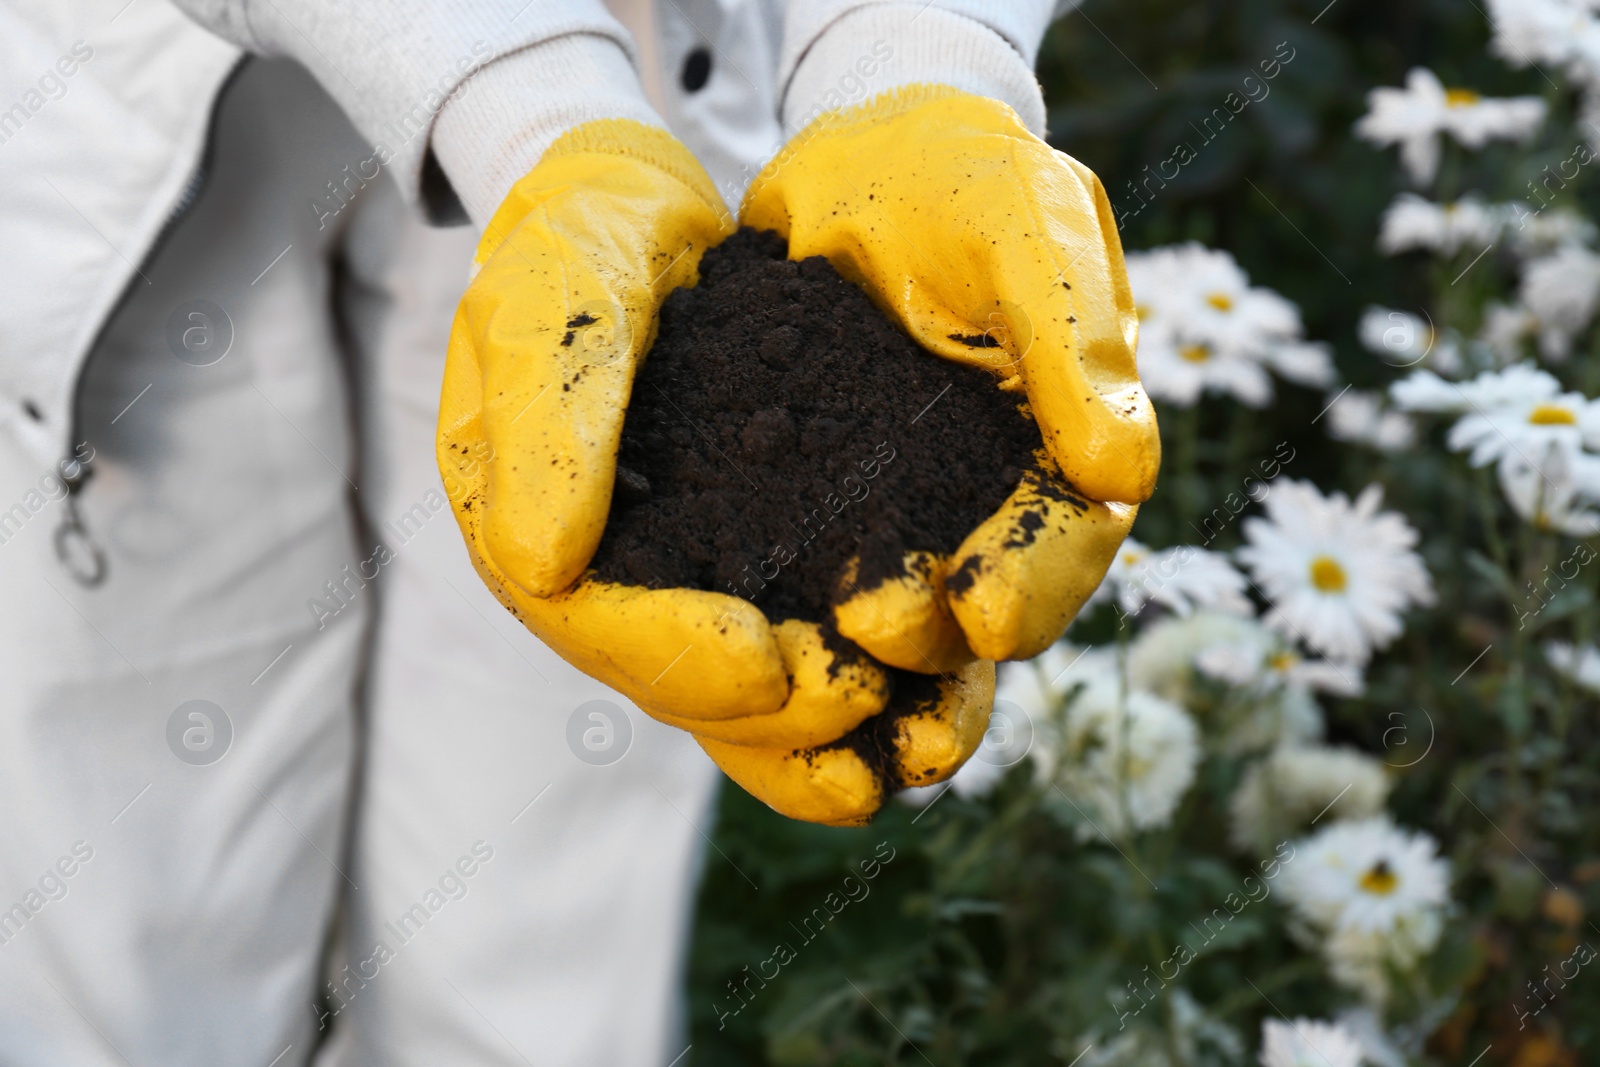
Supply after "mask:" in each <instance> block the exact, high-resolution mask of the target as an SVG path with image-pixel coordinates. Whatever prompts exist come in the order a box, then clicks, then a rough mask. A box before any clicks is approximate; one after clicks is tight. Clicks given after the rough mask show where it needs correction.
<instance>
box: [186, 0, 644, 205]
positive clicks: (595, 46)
mask: <svg viewBox="0 0 1600 1067" xmlns="http://www.w3.org/2000/svg"><path fill="white" fill-rule="evenodd" d="M174 2H175V3H177V5H178V6H179V7H181V8H182V9H183V10H184V11H185V12H187V13H188V14H189V15H190V16H191V17H192V18H194V19H195V20H196V21H197V22H199V23H200V24H201V25H202V26H205V27H207V28H209V29H210V30H212V31H213V32H215V33H217V34H219V35H221V36H223V37H226V38H227V39H229V40H232V41H234V42H235V43H237V44H239V45H241V46H243V47H245V48H248V49H249V50H250V51H252V52H258V53H262V54H266V55H288V56H292V57H294V58H295V59H297V60H299V61H300V62H301V63H302V64H303V65H304V66H305V67H306V68H307V69H309V70H310V71H311V73H312V74H313V75H314V76H315V77H316V79H317V81H318V82H320V83H321V85H322V87H323V88H324V89H326V90H327V91H328V94H329V95H330V96H332V97H333V99H334V100H335V101H336V102H337V103H338V104H339V106H340V107H341V108H342V109H343V110H344V112H345V114H346V115H348V116H349V117H350V121H351V123H352V124H353V125H354V126H355V128H356V129H357V130H358V131H360V133H361V135H362V136H363V137H366V138H368V139H370V140H371V142H372V144H373V146H374V147H375V148H378V149H381V150H382V151H381V153H380V158H382V159H383V161H384V166H385V167H386V168H387V169H388V170H389V172H390V173H391V174H393V175H394V176H395V177H396V178H397V179H398V180H399V182H400V187H401V188H402V189H403V190H405V193H406V196H407V198H408V199H412V200H421V201H422V205H423V208H424V210H425V211H427V213H428V214H429V215H430V216H432V217H433V218H434V219H435V220H438V221H444V220H446V219H448V218H449V217H450V215H451V214H452V212H451V210H450V209H451V208H459V205H457V204H456V203H455V200H456V197H452V196H451V195H450V192H451V190H450V188H449V187H448V186H447V184H446V182H445V181H444V176H443V175H440V174H439V172H438V171H439V168H438V167H437V166H430V165H429V164H430V163H433V162H437V163H438V164H440V165H442V166H444V167H445V169H446V170H447V171H450V172H451V177H455V172H459V173H460V175H461V178H460V179H459V180H460V181H461V182H462V183H463V185H467V186H474V185H476V184H477V183H479V182H480V180H484V179H481V178H480V175H482V174H485V173H487V172H486V171H484V170H482V168H487V169H488V171H493V172H495V173H498V171H497V170H496V169H495V168H496V164H491V163H486V162H485V161H484V160H482V159H480V158H479V155H478V153H480V152H483V153H487V154H493V153H494V151H495V150H496V149H497V147H498V146H495V145H493V144H492V143H491V142H492V139H493V138H495V137H509V138H510V139H511V140H512V141H513V142H515V143H519V144H520V143H523V142H525V141H526V140H527V137H528V135H527V133H526V130H525V129H524V127H530V128H533V129H535V130H548V129H553V128H554V126H553V123H554V122H555V121H557V120H556V119H553V118H551V117H550V116H553V115H560V114H562V113H563V109H566V111H567V113H570V114H574V115H576V114H577V113H578V112H577V111H576V110H574V109H572V107H571V104H572V101H573V100H574V99H575V98H576V96H577V95H578V93H579V92H580V91H583V92H585V94H586V95H589V96H591V97H592V101H593V103H594V104H595V105H596V106H595V107H594V108H592V109H585V110H583V111H582V114H583V116H584V117H637V116H638V114H639V111H638V109H639V108H641V107H642V108H645V109H646V112H647V114H646V116H645V117H646V118H648V119H650V120H652V121H659V120H655V119H654V115H653V113H649V112H648V105H647V104H645V103H644V102H643V101H644V94H643V91H642V90H641V89H640V88H639V81H638V76H637V75H636V74H635V73H634V71H633V68H632V67H631V65H630V63H631V60H632V54H631V50H632V48H633V39H632V38H631V37H629V36H628V32H627V31H626V30H625V29H623V28H622V24H621V23H619V22H618V21H617V20H616V19H615V18H613V17H612V16H611V14H610V13H609V12H608V11H607V10H606V8H605V5H604V4H603V3H602V2H601V0H384V2H383V3H374V2H371V0H340V2H338V3H329V2H328V0H174ZM568 38H570V39H571V40H568V41H567V43H566V44H565V45H561V46H558V47H554V48H551V49H550V50H549V51H544V49H545V46H547V45H555V44H556V43H557V42H560V41H562V40H563V39H568ZM590 38H598V39H599V40H597V41H594V42H592V43H580V42H585V41H588V40H589V39H590ZM585 49H587V50H588V51H589V53H590V54H589V55H588V56H581V55H579V52H581V51H583V50H585ZM602 52H603V53H604V55H603V56H602ZM619 54H620V55H622V56H623V57H625V58H624V59H623V60H622V61H621V62H620V63H619V62H618V61H617V60H616V59H615V58H614V57H615V56H616V55H619ZM542 56H548V57H550V59H551V60H552V61H553V62H555V63H556V64H557V70H556V71H555V72H554V73H553V74H552V73H551V72H547V71H544V70H541V69H540V67H539V62H540V57H542ZM502 64H506V66H505V67H504V68H501V65H502ZM491 68H501V69H498V70H497V72H496V74H495V75H494V76H493V77H492V78H486V79H485V83H484V84H485V85H490V84H492V85H493V86H494V88H493V89H488V88H484V87H482V86H480V87H479V89H481V90H482V91H477V90H475V91H472V92H469V93H466V94H464V95H463V94H462V93H461V92H460V91H459V90H460V88H461V86H462V84H463V83H464V82H465V81H467V80H468V79H469V77H470V76H472V75H475V74H477V75H483V74H486V73H487V72H488V71H489V70H490V69H491ZM599 72H605V77H604V78H601V77H599ZM568 75H570V76H572V77H576V78H587V79H588V81H586V82H583V83H582V86H581V87H580V85H579V84H578V83H576V82H574V81H570V80H563V77H565V76H568ZM474 80H475V79H474ZM517 82H520V86H519V85H517V84H513V83H517ZM552 92H553V93H555V94H556V95H557V96H558V97H560V101H559V102H558V103H557V104H556V105H555V106H554V107H552V106H551V105H550V104H549V103H548V102H547V99H546V98H547V96H548V95H549V94H551V93H552ZM634 96H637V97H638V100H637V101H635V100H633V99H632V97H634ZM480 108H483V109H484V110H485V111H486V112H492V113H493V119H492V121H493V123H494V124H495V126H494V129H493V130H490V129H489V128H488V127H487V126H478V125H477V124H476V118H477V115H478V113H479V111H480ZM441 110H445V111H449V112H451V113H453V114H454V116H455V117H454V128H455V131H456V136H455V137H454V138H453V139H452V147H451V149H450V150H448V151H446V152H440V151H438V150H435V151H434V152H433V153H432V155H431V156H430V154H429V149H430V148H432V147H434V145H433V132H434V131H433V127H434V122H435V119H436V117H437V116H438V115H439V114H440V112H441ZM513 112H514V113H516V115H517V118H516V119H512V118H511V115H512V113H513ZM602 113H603V114H602ZM469 127H470V129H469ZM472 138H478V139H479V143H480V147H477V148H472V147H469V146H468V142H469V141H471V140H472ZM541 151H542V149H541ZM447 156H449V157H452V159H447V158H446V157H447ZM453 160H454V161H453ZM512 165H514V164H513V163H512V162H511V160H510V158H509V156H508V158H507V159H506V160H504V161H502V162H501V163H500V164H498V166H505V167H509V166H512ZM456 192H457V194H458V195H459V197H460V198H461V199H463V200H466V199H471V200H473V201H475V202H476V203H477V205H478V206H477V207H476V208H469V210H473V211H481V210H482V204H483V203H484V201H485V200H486V199H487V198H488V196H489V195H490V194H488V193H486V192H484V191H483V190H482V189H479V188H465V189H458V190H457V191H456ZM454 214H455V215H456V217H458V218H459V210H457V211H456V212H455V213H454Z"/></svg>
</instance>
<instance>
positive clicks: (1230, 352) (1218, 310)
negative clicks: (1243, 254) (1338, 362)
mask: <svg viewBox="0 0 1600 1067" xmlns="http://www.w3.org/2000/svg"><path fill="white" fill-rule="evenodd" d="M1127 267H1128V280H1129V282H1130V283H1131V284H1132V286H1133V292H1134V299H1135V302H1136V306H1137V308H1138V313H1139V323H1140V325H1139V330H1140V334H1139V371H1140V375H1141V377H1142V378H1143V379H1144V380H1145V388H1146V389H1147V390H1148V391H1149V392H1150V394H1151V395H1152V396H1154V397H1155V398H1157V399H1158V400H1165V401H1168V402H1170V403H1173V404H1176V405H1178V406H1180V407H1191V406H1193V405H1194V404H1195V403H1196V402H1197V401H1198V400H1199V399H1200V396H1201V394H1202V393H1222V394H1226V395H1230V396H1232V397H1234V398H1235V399H1237V400H1239V401H1240V402H1241V403H1244V404H1248V405H1250V406H1251V407H1264V406H1266V404H1268V403H1269V402H1270V401H1271V400H1272V396H1273V386H1272V378H1271V375H1269V374H1268V373H1267V372H1268V370H1272V371H1276V372H1277V373H1278V374H1279V375H1281V376H1282V377H1284V378H1286V379H1288V380H1290V381H1294V382H1298V383H1301V384H1307V385H1314V386H1322V385H1327V384H1329V383H1331V382H1332V381H1333V361H1332V358H1331V356H1330V355H1329V352H1328V350H1327V348H1326V347H1325V346H1322V345H1317V344H1311V343H1308V342H1306V341H1303V340H1302V339H1301V337H1300V333H1301V324H1300V313H1299V311H1298V310H1297V309H1296V308H1295V306H1294V304H1292V303H1290V302H1289V301H1288V300H1285V299H1284V298H1283V297H1282V296H1280V295H1278V294H1277V293H1274V292H1272V291H1271V290H1269V289H1263V288H1259V287H1253V286H1251V285H1250V283H1249V279H1248V278H1247V277H1246V276H1245V273H1244V271H1242V270H1241V269H1240V268H1239V265H1238V264H1237V263H1236V262H1234V259H1233V257H1232V256H1230V255H1229V254H1228V253H1226V252H1223V251H1219V250H1216V249H1208V248H1205V247H1203V246H1201V245H1199V244H1195V243H1192V242H1191V243H1189V244H1183V245H1171V246H1168V247H1165V248H1156V249H1151V250H1150V251H1147V252H1133V253H1129V255H1128V257H1127Z"/></svg>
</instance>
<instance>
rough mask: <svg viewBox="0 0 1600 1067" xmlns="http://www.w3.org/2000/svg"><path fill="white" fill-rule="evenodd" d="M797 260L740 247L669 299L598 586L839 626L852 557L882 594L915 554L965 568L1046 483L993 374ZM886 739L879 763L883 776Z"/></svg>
mask: <svg viewBox="0 0 1600 1067" xmlns="http://www.w3.org/2000/svg"><path fill="white" fill-rule="evenodd" d="M787 251H788V250H787V246H786V244H785V242H784V241H783V239H782V238H780V237H778V236H777V235H776V234H773V233H770V232H758V231H755V230H750V229H744V230H740V231H739V232H738V233H736V234H734V235H733V236H732V237H730V238H728V240H727V241H725V242H724V243H723V244H722V245H720V246H719V247H717V248H714V249H712V250H710V251H708V252H707V253H706V254H705V257H704V258H703V259H702V260H701V264H700V284H699V285H697V286H695V287H694V288H688V289H679V290H677V291H676V292H674V293H672V294H671V296H669V297H668V298H667V300H666V303H665V305H664V306H663V308H662V310H661V319H660V332H659V334H658V335H657V338H656V341H655V345H654V347H653V348H652V349H651V351H650V354H649V356H648V358H647V359H646V361H645V363H644V366H643V367H642V368H641V370H640V372H639V375H638V378H637V380H636V381H635V383H634V387H633V397H632V400H631V402H630V404H629V407H628V414H627V421H626V423H625V424H624V426H623V431H622V448H621V452H620V454H619V456H618V469H617V482H616V492H615V493H614V495H613V499H612V505H611V514H610V517H609V520H608V523H607V526H606V532H605V536H604V538H603V539H602V541H601V543H600V548H599V551H598V552H597V553H596V554H595V557H594V561H593V564H592V565H593V567H594V569H595V571H596V572H597V574H598V576H599V577H600V578H602V579H604V580H607V581H613V582H623V583H628V584H633V585H644V586H651V587H657V588H662V587H688V588H693V589H706V590H715V591H718V592H724V593H731V594H734V595H736V596H741V597H744V598H745V599H747V600H749V601H751V602H752V603H754V604H756V605H757V606H759V607H760V608H761V609H762V610H763V611H764V612H765V613H766V615H767V616H768V617H769V618H771V619H773V620H775V621H776V620H779V619H787V618H798V619H804V620H808V621H812V622H819V623H827V622H828V619H829V615H830V608H831V606H832V605H833V604H834V603H835V602H836V601H838V600H840V599H843V597H844V596H847V595H849V593H850V592H851V590H850V589H848V588H845V587H842V586H841V581H840V579H841V576H842V575H843V574H844V573H845V571H846V567H847V565H848V563H849V561H850V560H851V559H852V558H853V557H859V558H860V560H861V563H860V567H859V570H858V573H857V578H856V581H857V585H858V587H859V588H863V589H870V588H872V587H874V586H876V585H878V584H881V583H882V582H883V581H884V580H886V579H888V578H890V577H892V576H894V575H897V574H900V573H903V567H902V559H903V557H904V555H905V553H906V552H908V551H911V550H917V549H923V550H928V551H932V552H936V553H940V554H949V553H951V552H953V551H954V550H955V549H956V548H957V547H959V546H960V544H961V542H962V540H963V539H965V537H966V536H967V534H969V533H970V532H971V531H972V530H973V529H974V528H975V527H976V526H977V525H978V524H979V523H980V522H982V521H983V520H984V519H985V518H987V517H988V516H989V515H991V514H992V513H993V512H994V511H995V510H996V509H997V508H998V507H999V506H1000V505H1001V503H1003V502H1004V501H1005V499H1006V497H1007V496H1008V495H1010V493H1011V491H1012V490H1013V489H1014V488H1015V487H1016V485H1017V482H1018V481H1019V480H1020V479H1021V477H1022V475H1023V472H1024V471H1025V470H1026V469H1027V468H1028V467H1029V466H1031V464H1032V462H1033V451H1034V450H1035V449H1036V448H1038V447H1040V435H1039V430H1038V427H1037V426H1036V425H1035V424H1034V423H1033V421H1032V419H1031V418H1029V417H1028V416H1027V414H1026V413H1025V412H1023V411H1021V410H1020V409H1019V407H1018V400H1017V398H1016V397H1015V396H1013V395H1011V394H1006V393H1002V392H1001V391H999V390H998V389H997V388H996V382H995V378H994V376H993V375H991V374H989V373H988V372H986V371H982V370H977V369H974V368H970V367H963V366H960V365H959V364H956V363H952V362H950V361H948V360H945V359H940V358H938V357H935V356H933V355H931V354H930V353H928V352H927V351H925V350H924V349H922V348H921V347H920V346H919V345H917V344H916V342H914V341H913V340H911V338H910V337H908V336H907V335H906V334H904V333H902V332H901V331H900V329H899V328H898V327H897V326H896V325H895V324H894V323H892V322H891V321H890V320H889V319H888V318H887V317H885V316H884V314H883V313H882V312H881V311H879V310H878V309H877V308H876V307H874V306H873V304H872V302H871V301H870V300H869V299H868V298H867V296H866V295H865V294H864V293H863V292H862V291H861V290H860V289H858V288H856V287H855V286H854V285H852V284H851V283H850V282H848V281H846V280H845V279H844V278H843V277H841V276H840V275H839V273H838V271H836V270H835V269H834V268H833V266H832V265H831V264H829V263H828V261H827V260H826V259H823V258H822V257H820V256H815V257H812V258H810V259H806V260H802V261H799V262H795V261H791V260H789V259H787V258H786V255H787ZM968 343H969V344H973V345H975V346H976V345H985V344H988V343H989V342H988V339H987V338H983V337H973V338H970V339H968ZM836 644H839V645H840V646H842V647H841V649H840V651H844V652H846V653H848V652H850V651H852V650H853V651H855V653H856V654H860V653H859V650H856V649H855V646H853V645H850V644H849V642H845V641H843V639H842V638H838V639H837V641H836ZM900 673H901V672H891V674H895V675H898V674H900ZM927 681H931V680H927ZM897 688H904V689H905V690H906V693H905V694H904V696H906V697H909V696H911V695H912V693H916V694H918V696H919V698H920V697H922V696H924V695H925V694H924V690H926V689H928V688H929V687H928V686H927V685H926V683H925V681H924V680H921V679H916V676H911V677H908V678H905V679H903V682H902V684H901V685H897ZM897 695H898V694H897ZM921 702H922V700H921V699H918V700H916V701H914V702H908V701H907V700H906V699H904V698H901V699H896V700H893V701H892V702H891V711H893V710H894V709H896V708H898V707H902V706H905V705H907V704H908V703H921ZM889 717H890V713H889V712H885V714H884V715H883V716H879V718H889ZM889 725H890V724H889V723H873V724H872V731H876V732H877V733H882V731H883V730H884V729H887V728H888V727H889ZM863 730H866V726H865V725H864V726H863ZM872 731H868V732H872ZM858 732H860V731H858ZM881 742H882V739H881V738H880V739H879V740H878V741H875V742H873V743H872V744H870V745H867V746H866V747H867V748H870V749H872V750H874V752H876V753H877V754H876V755H874V756H873V757H872V758H869V759H868V762H869V763H870V764H872V765H874V766H877V767H880V768H881V767H882V766H883V760H882V758H881V752H880V751H878V750H881V749H882V748H883V747H884V746H883V744H882V743H881ZM891 747H892V746H891ZM863 757H864V758H866V757H867V753H866V752H863Z"/></svg>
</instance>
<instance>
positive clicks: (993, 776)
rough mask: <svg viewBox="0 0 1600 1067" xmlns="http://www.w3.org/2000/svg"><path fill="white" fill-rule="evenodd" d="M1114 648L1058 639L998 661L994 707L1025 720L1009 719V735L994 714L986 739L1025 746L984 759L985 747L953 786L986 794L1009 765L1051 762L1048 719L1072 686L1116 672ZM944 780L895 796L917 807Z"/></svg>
mask: <svg viewBox="0 0 1600 1067" xmlns="http://www.w3.org/2000/svg"><path fill="white" fill-rule="evenodd" d="M1116 673H1117V663H1116V651H1115V650H1114V649H1112V648H1081V647H1078V646H1075V645H1071V644H1068V643H1067V642H1065V641H1058V642H1056V643H1055V644H1053V645H1051V646H1050V647H1049V648H1047V649H1045V650H1044V651H1043V652H1041V653H1039V655H1037V656H1035V657H1033V658H1032V659H1030V660H1023V661H1020V662H1017V661H1013V662H1010V663H1000V664H997V665H996V670H995V687H994V703H995V707H996V709H997V710H998V709H1001V708H1004V709H1005V710H1006V711H1008V712H1009V713H1011V714H1013V715H1020V716H1021V717H1022V718H1023V719H1025V720H1026V722H1025V723H1010V724H1007V726H1006V729H1007V736H1005V737H1003V738H1002V737H1000V736H999V733H998V731H999V728H1000V727H999V724H998V723H997V722H996V721H995V720H994V719H993V718H992V717H991V719H990V731H989V732H987V733H985V735H984V745H985V748H988V747H989V746H990V745H991V744H993V743H995V742H999V743H1001V744H1003V745H1005V744H1022V745H1026V746H1027V747H1026V749H1024V750H1022V751H1018V752H1010V751H1006V750H1005V749H1004V748H1002V749H999V750H992V751H994V752H995V756H996V757H997V758H994V759H985V758H984V750H983V749H980V750H979V753H978V754H977V755H975V756H974V757H973V758H972V759H969V760H968V761H967V762H966V763H964V764H962V765H961V769H960V770H959V771H957V772H956V773H955V774H954V775H953V776H952V777H951V778H950V780H949V783H948V785H949V788H952V789H954V790H955V791H956V795H957V796H961V797H968V798H971V797H984V796H988V795H989V794H990V793H991V792H993V791H994V787H995V786H996V785H998V784H999V782H1000V779H1002V778H1004V777H1005V774H1006V772H1007V771H1008V770H1010V769H1011V767H1012V766H1014V765H1015V764H1016V763H1018V762H1020V761H1021V760H1022V759H1024V758H1031V759H1033V760H1034V762H1035V763H1043V764H1045V765H1050V764H1051V763H1052V762H1053V755H1052V754H1051V753H1050V752H1048V751H1041V750H1040V749H1041V747H1043V746H1048V745H1050V744H1051V743H1052V741H1053V738H1052V737H1051V734H1050V730H1049V723H1050V721H1051V720H1052V719H1053V718H1054V717H1056V716H1057V714H1058V713H1059V712H1060V710H1061V704H1062V702H1063V701H1064V700H1065V699H1066V697H1067V695H1068V694H1069V693H1071V692H1072V691H1073V690H1075V689H1077V688H1079V687H1081V686H1083V685H1086V684H1087V683H1088V682H1090V681H1092V680H1096V679H1099V680H1104V679H1106V678H1115V677H1116ZM945 788H946V783H943V782H941V783H939V784H937V785H923V786H912V787H911V788H909V789H902V790H901V791H900V792H899V793H898V794H896V798H897V799H898V800H900V801H902V802H903V803H906V804H910V805H911V806H913V807H918V808H920V807H923V806H925V805H927V804H930V803H932V802H933V801H934V800H935V799H936V798H937V797H938V796H939V794H940V793H942V792H944V790H945Z"/></svg>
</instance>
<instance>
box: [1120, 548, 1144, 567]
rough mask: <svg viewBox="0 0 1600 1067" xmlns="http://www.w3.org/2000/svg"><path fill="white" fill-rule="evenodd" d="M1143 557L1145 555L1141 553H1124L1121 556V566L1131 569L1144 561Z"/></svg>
mask: <svg viewBox="0 0 1600 1067" xmlns="http://www.w3.org/2000/svg"><path fill="white" fill-rule="evenodd" d="M1144 557H1145V553H1143V552H1133V551H1128V552H1124V553H1123V554H1122V565H1123V566H1124V567H1132V566H1134V565H1136V564H1138V563H1142V562H1143V561H1144Z"/></svg>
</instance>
